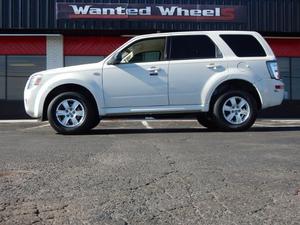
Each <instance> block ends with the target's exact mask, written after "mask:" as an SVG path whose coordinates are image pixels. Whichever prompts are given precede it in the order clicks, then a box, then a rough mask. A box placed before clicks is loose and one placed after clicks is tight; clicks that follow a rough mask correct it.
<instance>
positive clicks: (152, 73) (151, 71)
mask: <svg viewBox="0 0 300 225" xmlns="http://www.w3.org/2000/svg"><path fill="white" fill-rule="evenodd" d="M147 70H148V72H149V75H150V76H158V73H159V71H160V68H159V67H156V66H152V67H150V68H149V69H147Z"/></svg>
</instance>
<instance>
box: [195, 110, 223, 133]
mask: <svg viewBox="0 0 300 225" xmlns="http://www.w3.org/2000/svg"><path fill="white" fill-rule="evenodd" d="M197 120H198V122H199V123H200V124H201V125H202V126H203V127H206V128H207V129H209V130H217V129H218V126H217V124H216V122H215V121H214V120H213V118H212V116H211V115H210V114H208V113H203V114H201V115H199V116H197Z"/></svg>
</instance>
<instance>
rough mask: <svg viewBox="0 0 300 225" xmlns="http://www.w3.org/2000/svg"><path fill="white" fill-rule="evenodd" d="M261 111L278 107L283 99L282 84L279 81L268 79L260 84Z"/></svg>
mask: <svg viewBox="0 0 300 225" xmlns="http://www.w3.org/2000/svg"><path fill="white" fill-rule="evenodd" d="M260 95H261V100H262V109H266V108H269V107H273V106H277V105H280V104H281V103H282V101H283V98H284V84H283V82H282V81H280V80H274V79H268V80H264V81H263V82H260Z"/></svg>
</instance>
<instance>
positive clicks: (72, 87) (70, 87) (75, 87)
mask: <svg viewBox="0 0 300 225" xmlns="http://www.w3.org/2000/svg"><path fill="white" fill-rule="evenodd" d="M69 91H73V92H77V93H80V94H83V95H84V96H86V97H88V98H89V99H90V100H91V101H92V103H93V105H94V107H95V110H97V114H98V115H99V107H98V104H97V101H96V98H95V96H94V95H93V94H92V92H91V91H90V90H89V89H88V88H86V87H84V86H82V85H79V84H75V83H68V84H62V85H58V86H57V87H55V88H53V89H52V90H51V91H50V92H49V93H48V94H47V96H46V98H45V101H44V104H43V111H42V117H41V120H42V121H45V120H47V119H48V118H47V109H48V106H49V104H50V102H51V101H52V100H53V98H55V97H56V96H57V95H59V94H61V93H63V92H69Z"/></svg>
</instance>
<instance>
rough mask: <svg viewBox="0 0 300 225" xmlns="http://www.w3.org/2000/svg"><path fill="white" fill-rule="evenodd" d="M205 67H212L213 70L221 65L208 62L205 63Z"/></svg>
mask: <svg viewBox="0 0 300 225" xmlns="http://www.w3.org/2000/svg"><path fill="white" fill-rule="evenodd" d="M206 67H207V68H208V69H214V70H216V69H217V68H218V67H221V65H219V64H215V63H210V64H208V65H206Z"/></svg>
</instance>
